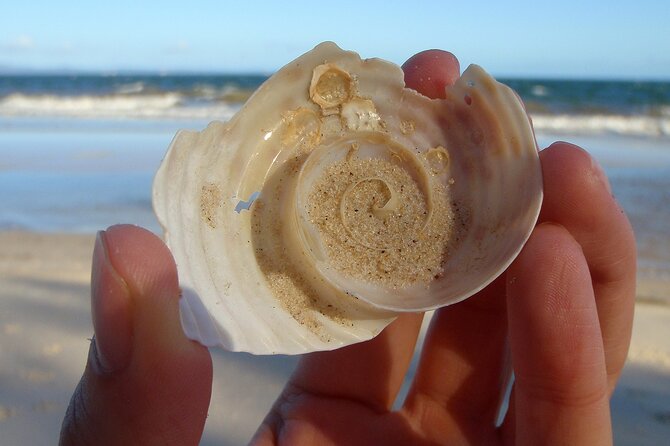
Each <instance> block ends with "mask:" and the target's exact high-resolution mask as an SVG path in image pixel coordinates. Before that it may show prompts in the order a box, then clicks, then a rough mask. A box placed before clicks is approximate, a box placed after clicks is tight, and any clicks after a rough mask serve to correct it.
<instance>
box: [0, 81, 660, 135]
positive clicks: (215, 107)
mask: <svg viewBox="0 0 670 446" xmlns="http://www.w3.org/2000/svg"><path fill="white" fill-rule="evenodd" d="M142 88H143V85H141V83H135V84H128V85H126V86H125V87H124V92H123V93H124V94H115V95H107V96H94V95H82V96H56V95H24V94H20V93H15V94H11V95H8V96H5V97H4V98H0V116H22V117H25V116H37V117H80V118H131V119H132V118H151V119H163V118H175V119H209V120H212V119H219V120H227V119H229V118H230V117H232V115H233V114H234V113H235V112H236V111H237V110H238V109H239V104H232V103H229V102H225V101H217V100H215V99H216V98H217V97H220V96H221V95H222V94H224V93H226V92H228V91H230V90H231V89H230V88H228V89H225V88H224V89H222V90H216V89H212V88H210V87H204V86H200V87H199V88H200V89H201V90H203V91H200V93H201V95H203V96H204V98H205V99H206V100H205V101H202V102H199V101H196V102H193V101H192V100H190V98H188V97H185V96H183V95H181V94H179V93H175V92H172V93H156V94H132V92H134V91H137V90H139V89H142ZM532 119H533V125H534V127H535V130H536V131H537V132H547V133H554V134H584V135H598V134H615V135H628V136H647V137H670V107H664V108H663V109H662V110H661V111H660V113H659V114H658V115H654V116H650V115H632V116H625V115H589V114H583V115H569V114H560V115H549V114H533V115H532Z"/></svg>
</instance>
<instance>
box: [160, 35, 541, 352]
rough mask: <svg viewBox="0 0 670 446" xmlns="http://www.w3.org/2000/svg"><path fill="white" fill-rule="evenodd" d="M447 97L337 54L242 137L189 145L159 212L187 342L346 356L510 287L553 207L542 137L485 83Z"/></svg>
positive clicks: (331, 51)
mask: <svg viewBox="0 0 670 446" xmlns="http://www.w3.org/2000/svg"><path fill="white" fill-rule="evenodd" d="M446 96H447V97H446V99H444V100H431V99H429V98H427V97H425V96H422V95H420V94H418V93H417V92H415V91H413V90H410V89H408V88H405V86H404V81H403V73H402V70H401V69H400V68H399V67H397V66H395V65H393V64H391V63H389V62H385V61H383V60H380V59H366V60H361V59H360V57H359V56H358V55H357V54H356V53H353V52H347V51H342V50H341V49H340V48H338V47H337V46H336V45H335V44H333V43H330V42H326V43H322V44H320V45H318V46H317V47H316V48H314V49H313V50H312V51H310V52H308V53H306V54H304V55H302V56H300V57H299V58H298V59H296V60H295V61H293V62H291V63H289V64H288V65H286V66H285V67H284V68H282V69H281V70H279V71H278V72H277V73H276V74H274V75H273V76H272V77H271V78H270V79H268V80H267V81H266V82H265V83H264V84H263V85H262V86H261V87H260V88H259V89H258V90H257V91H256V92H255V93H254V95H253V96H252V97H251V98H250V99H249V100H248V102H247V103H246V104H245V105H244V107H243V108H242V109H241V110H240V111H239V112H238V113H237V115H236V116H235V117H233V118H232V119H231V120H230V121H229V122H227V123H221V122H212V123H210V124H209V126H208V127H207V128H206V129H205V130H203V131H202V132H193V131H180V132H179V133H178V134H177V135H176V137H175V139H174V141H173V142H172V144H171V146H170V148H169V150H168V153H167V155H166V156H165V159H164V160H163V163H162V165H161V167H160V169H159V171H158V173H157V174H156V178H155V182H154V190H153V202H154V208H155V211H156V214H157V216H158V219H159V221H160V223H161V225H162V226H163V228H164V230H165V238H166V241H167V243H168V245H169V247H170V248H171V250H172V253H173V255H174V257H175V260H176V262H177V266H178V269H179V273H180V283H181V286H182V290H183V295H182V298H181V300H180V307H181V315H182V324H183V326H184V329H185V332H186V334H187V336H189V337H190V338H192V339H195V340H197V341H199V342H201V343H203V344H204V345H207V346H216V345H218V346H221V347H223V348H225V349H228V350H234V351H247V352H251V353H255V354H274V353H282V354H297V353H304V352H310V351H316V350H329V349H335V348H338V347H342V346H345V345H349V344H352V343H355V342H360V341H364V340H367V339H370V338H372V337H374V336H376V335H377V334H378V333H379V332H380V331H381V330H382V329H383V328H384V327H385V326H386V325H387V324H389V323H390V322H391V321H392V320H393V319H394V318H395V317H396V316H397V315H398V313H399V312H415V311H426V310H429V309H434V308H438V307H441V306H445V305H450V304H453V303H456V302H459V301H461V300H463V299H465V298H467V297H468V296H471V295H472V294H474V293H476V292H477V291H479V290H481V289H482V288H484V287H485V286H486V285H487V284H489V283H490V282H491V281H492V280H493V279H494V278H495V277H496V276H498V275H499V274H500V273H501V272H502V271H504V270H505V268H507V266H509V264H510V263H511V262H512V260H513V259H514V258H515V256H516V255H517V254H518V253H519V251H520V250H521V248H522V246H523V244H524V243H525V241H526V240H527V238H528V237H529V235H530V232H531V231H532V228H533V227H534V225H535V222H536V219H537V216H538V213H539V210H540V204H541V201H542V178H541V170H540V164H539V158H538V154H537V147H536V143H535V138H534V135H533V130H532V127H531V124H530V121H529V119H528V117H527V115H526V113H525V111H524V108H523V105H522V104H521V103H520V101H519V99H518V98H517V97H516V95H515V94H514V92H513V91H512V90H511V89H509V88H508V87H506V86H504V85H502V84H500V83H498V82H496V81H495V80H494V79H493V78H491V77H490V76H489V75H488V74H486V73H485V72H484V70H482V69H481V68H480V67H478V66H475V65H472V66H470V67H469V68H468V69H467V70H465V72H464V73H463V75H462V76H461V78H460V79H459V80H458V81H457V82H456V84H455V85H453V86H451V87H448V88H447V90H446Z"/></svg>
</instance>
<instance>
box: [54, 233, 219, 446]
mask: <svg viewBox="0 0 670 446" xmlns="http://www.w3.org/2000/svg"><path fill="white" fill-rule="evenodd" d="M178 299H179V286H178V282H177V271H176V267H175V264H174V261H173V259H172V256H171V255H170V252H169V251H168V249H167V248H166V246H165V245H164V244H163V243H162V241H161V240H160V239H158V238H157V237H156V236H154V235H153V234H151V233H150V232H148V231H146V230H144V229H141V228H138V227H134V226H113V227H111V228H109V229H108V230H107V231H105V232H101V233H99V234H98V237H97V239H96V243H95V249H94V252H93V270H92V274H91V310H92V317H93V327H94V330H95V337H94V340H93V342H91V347H90V350H89V356H88V363H87V364H86V369H85V371H84V375H83V377H82V378H81V381H80V382H79V385H78V386H77V389H76V390H75V393H74V395H73V396H72V400H71V401H70V405H69V407H68V410H67V413H66V415H65V420H64V421H63V427H62V430H61V437H60V443H61V445H84V444H86V445H88V444H96V445H116V444H124V445H127V444H142V445H152V444H161V445H172V444H176V445H196V444H198V442H199V440H200V437H201V435H202V431H203V427H204V424H205V419H206V417H207V408H208V406H209V399H210V395H211V388H212V362H211V358H210V356H209V352H208V351H207V349H206V348H205V347H203V346H201V345H200V344H197V343H195V342H193V341H189V340H188V339H186V337H185V336H184V334H183V331H182V329H181V325H180V321H179V306H178Z"/></svg>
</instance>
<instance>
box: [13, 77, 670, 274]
mask: <svg viewBox="0 0 670 446" xmlns="http://www.w3.org/2000/svg"><path fill="white" fill-rule="evenodd" d="M264 79H265V77H264V76H262V75H248V76H247V75H236V76H232V75H231V76H228V75H178V76H174V75H93V74H86V75H80V74H63V75H39V76H36V75H24V76H0V230H8V229H15V230H32V231H42V232H77V233H90V232H93V231H96V230H98V229H101V228H105V227H107V226H109V225H111V224H114V223H121V222H123V223H134V224H139V225H142V226H145V227H148V228H149V229H151V230H152V231H154V232H160V227H159V225H158V223H157V221H156V219H155V217H154V215H153V212H152V208H151V182H152V179H153V175H154V173H155V171H156V169H157V168H158V165H159V164H160V161H161V159H162V157H163V155H164V154H165V150H166V149H167V147H168V146H169V144H170V141H171V140H172V138H173V137H174V134H175V132H176V131H177V130H178V129H181V128H188V129H197V130H200V129H203V128H204V127H205V126H206V125H207V123H208V122H209V121H211V120H221V121H225V120H227V119H229V118H230V117H231V116H232V115H233V114H234V113H235V112H236V111H237V110H238V109H239V108H240V107H241V105H242V103H243V102H244V101H245V100H246V99H247V98H248V97H249V95H250V94H251V93H252V92H253V90H254V89H255V88H256V87H257V86H258V85H260V83H262V81H263V80H264ZM502 81H503V82H505V83H507V84H508V85H510V86H511V87H513V88H514V89H515V90H516V91H517V92H518V93H519V94H520V96H521V97H522V99H523V100H524V103H525V104H526V107H527V110H528V111H529V113H530V115H531V117H532V119H533V123H534V127H535V130H536V136H537V139H538V143H539V145H540V147H546V146H547V145H549V144H550V143H551V142H552V141H555V140H561V139H562V140H568V141H571V142H574V143H576V144H578V145H580V146H582V147H584V148H586V149H587V150H589V151H590V152H591V153H592V154H593V155H594V156H595V157H596V158H597V159H598V160H599V161H600V162H601V163H602V164H603V165H604V166H605V170H606V171H607V173H608V175H609V176H610V180H611V182H612V187H613V190H614V194H615V195H616V196H617V199H619V201H620V202H621V204H622V206H623V207H624V209H626V211H627V212H628V214H629V216H630V217H631V220H632V221H633V225H634V227H635V229H636V233H637V234H636V235H637V239H638V249H639V250H640V252H641V253H643V254H644V253H645V252H646V253H652V254H653V253H655V254H653V255H641V256H640V257H641V267H642V268H647V269H649V270H650V271H660V274H670V254H668V253H667V251H668V250H667V249H666V248H667V246H669V244H668V239H669V238H670V234H669V231H668V226H667V222H668V221H670V82H633V81H605V80H600V81H599V80H551V79H508V80H505V79H503V80H502ZM659 247H660V248H659Z"/></svg>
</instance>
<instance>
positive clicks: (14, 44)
mask: <svg viewBox="0 0 670 446" xmlns="http://www.w3.org/2000/svg"><path fill="white" fill-rule="evenodd" d="M0 48H2V49H4V50H8V51H28V50H32V49H34V48H35V42H34V41H33V39H32V37H30V36H27V35H21V36H17V37H15V38H14V39H11V40H9V41H6V42H2V43H0Z"/></svg>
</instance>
